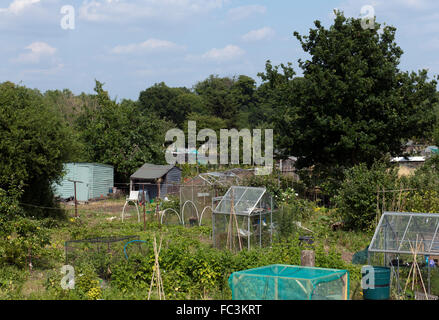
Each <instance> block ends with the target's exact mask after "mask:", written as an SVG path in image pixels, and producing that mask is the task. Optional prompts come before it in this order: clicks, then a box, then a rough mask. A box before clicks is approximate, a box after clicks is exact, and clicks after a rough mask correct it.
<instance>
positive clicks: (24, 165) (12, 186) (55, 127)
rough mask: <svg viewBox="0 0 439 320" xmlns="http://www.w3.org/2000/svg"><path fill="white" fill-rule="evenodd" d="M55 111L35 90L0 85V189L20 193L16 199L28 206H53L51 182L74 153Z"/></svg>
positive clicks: (57, 177) (36, 213)
mask: <svg viewBox="0 0 439 320" xmlns="http://www.w3.org/2000/svg"><path fill="white" fill-rule="evenodd" d="M54 111H55V110H54V109H53V108H52V106H51V105H49V104H48V103H47V102H46V101H45V99H44V98H43V96H42V95H41V93H40V92H38V91H37V90H31V89H27V88H25V87H23V86H18V85H15V84H13V83H11V82H5V83H2V84H0V154H1V157H0V188H3V189H4V190H6V191H12V190H21V191H22V193H21V194H20V198H19V200H20V201H21V202H24V203H27V204H33V205H39V206H52V205H53V193H52V183H53V182H55V181H57V180H58V179H60V177H61V176H62V173H63V163H64V162H65V161H66V160H67V159H69V157H70V155H71V153H72V152H73V151H74V150H72V147H71V141H72V140H71V138H70V137H71V135H70V132H69V130H68V129H67V127H66V126H65V124H64V122H63V120H62V118H61V117H60V115H59V113H56V112H54ZM14 192H16V191H14ZM32 211H33V212H32V215H34V216H38V215H39V214H41V212H39V211H37V210H32Z"/></svg>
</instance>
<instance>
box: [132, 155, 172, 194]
mask: <svg viewBox="0 0 439 320" xmlns="http://www.w3.org/2000/svg"><path fill="white" fill-rule="evenodd" d="M180 182H181V169H180V168H178V167H176V166H173V165H164V166H163V165H156V164H150V163H145V164H144V165H143V166H142V167H141V168H140V169H139V170H137V171H136V172H135V173H134V174H133V175H131V177H130V190H133V191H142V190H145V191H146V196H147V197H148V199H155V198H157V195H158V192H159V189H160V198H163V197H165V196H166V195H167V194H169V193H177V192H178V190H179V186H180Z"/></svg>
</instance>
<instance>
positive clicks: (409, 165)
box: [391, 156, 426, 176]
mask: <svg viewBox="0 0 439 320" xmlns="http://www.w3.org/2000/svg"><path fill="white" fill-rule="evenodd" d="M425 159H426V158H425V157H424V156H422V157H421V156H417V157H397V158H393V159H392V160H391V162H392V163H395V164H397V165H398V166H399V175H400V176H404V175H409V174H412V173H413V172H414V171H415V170H416V169H417V168H419V167H420V166H422V165H423V164H424V163H425Z"/></svg>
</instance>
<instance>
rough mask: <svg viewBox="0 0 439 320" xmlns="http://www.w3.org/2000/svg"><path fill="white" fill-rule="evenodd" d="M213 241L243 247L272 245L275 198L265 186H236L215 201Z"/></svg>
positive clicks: (219, 246)
mask: <svg viewBox="0 0 439 320" xmlns="http://www.w3.org/2000/svg"><path fill="white" fill-rule="evenodd" d="M212 202H213V203H212V208H214V210H213V214H212V226H213V242H214V243H213V244H214V246H215V247H217V248H224V247H229V248H230V247H231V246H230V244H232V243H234V244H235V247H236V248H238V244H239V249H241V250H242V249H243V248H245V247H246V248H247V249H249V250H250V249H251V248H252V247H254V246H258V247H262V246H266V245H270V244H271V242H272V237H273V206H274V203H273V198H272V196H271V195H270V194H269V193H268V192H267V190H266V189H265V188H254V187H245V186H232V187H230V188H229V190H228V191H227V192H226V194H225V195H224V196H223V197H219V198H215V199H213V201H212Z"/></svg>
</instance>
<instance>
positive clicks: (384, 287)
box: [361, 267, 390, 300]
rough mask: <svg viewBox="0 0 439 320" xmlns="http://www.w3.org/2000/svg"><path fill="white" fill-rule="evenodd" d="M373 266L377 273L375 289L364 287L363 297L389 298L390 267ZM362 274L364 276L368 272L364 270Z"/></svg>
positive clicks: (371, 298) (375, 273) (370, 298)
mask: <svg viewBox="0 0 439 320" xmlns="http://www.w3.org/2000/svg"><path fill="white" fill-rule="evenodd" d="M372 268H373V272H374V275H375V281H374V283H373V285H374V289H370V288H369V289H363V298H364V299H365V300H388V299H389V298H390V268H387V267H372ZM361 275H362V276H363V277H364V276H365V275H366V273H364V272H362V273H361ZM369 285H372V283H370V284H369Z"/></svg>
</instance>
